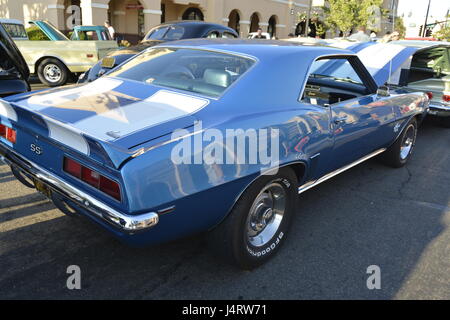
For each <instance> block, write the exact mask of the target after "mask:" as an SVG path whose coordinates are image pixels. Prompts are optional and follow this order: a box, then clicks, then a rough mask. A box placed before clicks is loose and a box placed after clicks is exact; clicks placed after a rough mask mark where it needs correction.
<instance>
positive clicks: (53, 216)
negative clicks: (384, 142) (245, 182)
mask: <svg viewBox="0 0 450 320" xmlns="http://www.w3.org/2000/svg"><path fill="white" fill-rule="evenodd" d="M442 130H443V129H441V128H437V127H435V126H433V125H431V124H429V123H425V124H424V125H423V127H422V128H421V131H420V133H419V137H418V141H417V146H416V150H415V154H414V157H413V158H412V159H411V162H410V163H409V164H408V165H407V166H406V167H404V168H402V169H397V170H394V169H391V168H387V167H385V166H383V165H381V164H379V163H378V162H377V161H376V160H371V161H369V162H366V163H363V164H361V165H359V166H357V167H355V168H353V169H351V170H349V171H347V172H345V173H343V174H341V175H339V176H337V177H335V178H333V179H331V180H329V181H327V182H325V183H323V184H321V185H319V186H318V187H316V188H314V189H311V190H309V191H307V192H305V193H303V194H302V195H300V196H299V198H298V214H297V215H296V216H295V218H294V219H293V225H292V228H291V230H290V234H289V235H288V239H287V242H286V243H285V245H284V247H283V248H282V249H281V250H280V252H279V253H278V255H277V256H276V257H274V259H272V260H271V261H269V262H268V263H267V264H265V265H263V266H262V267H260V268H258V269H256V270H253V271H241V270H238V269H236V268H234V267H232V266H230V265H228V264H226V263H223V262H222V261H220V260H218V259H216V257H215V256H214V255H213V254H211V252H210V251H209V250H208V249H207V243H206V240H205V238H204V237H203V236H202V235H197V236H193V237H190V238H188V239H182V240H179V241H175V242H172V243H168V244H164V245H158V246H153V247H149V248H141V249H136V248H130V247H127V246H126V245H124V244H122V243H120V242H119V241H117V240H115V239H114V238H112V237H110V236H109V235H108V234H107V233H106V232H104V231H102V229H100V228H99V227H98V226H96V225H94V224H92V223H90V222H89V221H87V220H86V219H81V218H71V217H67V216H64V215H62V214H61V213H59V211H57V210H56V209H54V207H53V206H52V205H51V204H46V205H45V206H43V207H42V208H41V207H39V206H36V207H35V209H36V210H35V209H33V208H32V207H31V208H28V209H26V208H24V209H19V210H17V211H16V212H15V213H14V215H17V217H16V218H15V219H16V220H17V221H16V222H17V223H16V224H12V223H13V222H14V221H15V220H14V219H12V220H11V219H10V220H8V221H4V220H2V219H3V218H2V215H1V214H0V243H1V245H0V270H2V273H0V298H3V299H24V298H27V299H28V298H29V299H93V298H101V299H393V298H399V299H402V298H429V297H436V298H444V297H445V296H446V294H448V291H445V290H448V288H447V289H446V288H445V286H443V283H442V282H441V283H440V282H439V281H440V280H439V279H437V278H440V279H442V272H444V271H445V270H446V268H445V259H446V256H445V250H446V249H445V248H446V247H445V243H448V241H449V239H450V237H449V226H448V225H446V224H445V221H448V220H449V219H448V215H449V214H450V209H449V208H448V207H449V200H450V197H449V192H450V189H449V188H448V181H449V179H450V173H449V171H448V167H449V166H450V153H449V152H448V146H449V145H450V135H449V134H448V132H450V131H447V132H446V131H442ZM0 185H1V186H3V185H4V183H2V184H0ZM17 198H20V197H17ZM17 200H18V199H16V200H14V201H17ZM20 200H21V201H22V200H23V201H26V197H23V199H20ZM26 210H31V211H30V212H31V215H29V213H27V211H26ZM39 210H42V211H41V214H37V213H39ZM445 216H446V217H447V218H446V220H445V219H444V217H445ZM9 218H11V217H9ZM5 223H7V224H8V228H7V230H5V231H2V228H4V225H5ZM443 237H446V238H443ZM430 250H433V252H432V253H430ZM430 254H431V256H432V257H433V259H430V258H429V256H430ZM423 259H426V261H425V262H426V264H429V266H426V267H425V269H423V268H424V267H423V263H424V261H423ZM70 265H78V266H79V267H80V269H81V284H82V288H81V290H68V289H67V287H66V281H67V278H68V276H69V274H67V272H66V271H67V267H68V266H70ZM371 265H377V266H379V267H380V270H381V289H380V290H369V289H368V288H367V285H366V283H367V278H368V277H369V274H367V268H368V266H371ZM427 268H428V269H427ZM423 270H425V271H423ZM447 271H448V270H447ZM423 273H427V277H426V278H423V277H421V275H422V274H423ZM444 276H445V273H444ZM447 279H448V274H447ZM446 297H447V298H449V297H450V295H447V296H446Z"/></svg>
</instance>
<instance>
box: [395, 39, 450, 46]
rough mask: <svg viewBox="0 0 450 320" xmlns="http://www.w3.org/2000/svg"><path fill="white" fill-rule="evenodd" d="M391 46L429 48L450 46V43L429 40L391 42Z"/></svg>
mask: <svg viewBox="0 0 450 320" xmlns="http://www.w3.org/2000/svg"><path fill="white" fill-rule="evenodd" d="M389 43H391V44H399V45H402V46H405V47H414V48H428V47H435V46H450V42H444V41H428V40H398V41H391V42H389Z"/></svg>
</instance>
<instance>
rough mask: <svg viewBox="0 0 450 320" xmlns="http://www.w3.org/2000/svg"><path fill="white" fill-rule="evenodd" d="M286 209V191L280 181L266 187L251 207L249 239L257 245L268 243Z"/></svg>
mask: <svg viewBox="0 0 450 320" xmlns="http://www.w3.org/2000/svg"><path fill="white" fill-rule="evenodd" d="M285 211H286V191H285V189H284V188H283V186H282V185H281V184H280V183H279V182H271V183H269V184H268V185H266V186H265V187H264V189H263V190H262V191H261V192H260V193H259V195H258V196H257V197H256V199H255V201H254V202H253V204H252V206H251V207H250V212H249V214H248V217H247V240H248V242H249V243H250V244H251V245H253V246H255V247H261V246H264V245H266V244H267V243H268V242H269V241H270V240H271V239H272V238H273V236H274V235H275V234H276V233H277V231H278V229H279V227H280V225H281V221H282V220H283V216H284V213H285Z"/></svg>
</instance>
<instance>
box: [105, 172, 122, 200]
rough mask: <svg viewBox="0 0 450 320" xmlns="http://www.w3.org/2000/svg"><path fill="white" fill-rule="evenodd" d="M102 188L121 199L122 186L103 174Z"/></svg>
mask: <svg viewBox="0 0 450 320" xmlns="http://www.w3.org/2000/svg"><path fill="white" fill-rule="evenodd" d="M100 190H101V191H103V192H104V193H106V194H109V195H110V196H111V197H113V198H115V199H117V200H119V201H120V188H119V184H118V183H117V182H115V181H112V180H110V179H108V178H105V177H103V176H101V177H100Z"/></svg>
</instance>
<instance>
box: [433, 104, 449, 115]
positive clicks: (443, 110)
mask: <svg viewBox="0 0 450 320" xmlns="http://www.w3.org/2000/svg"><path fill="white" fill-rule="evenodd" d="M429 108H430V110H429V111H428V114H430V115H432V116H438V117H450V104H444V103H440V102H434V101H431V102H430V107H429Z"/></svg>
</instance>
